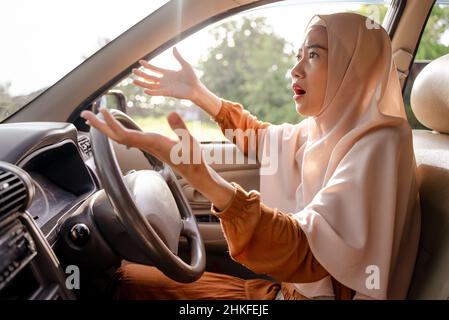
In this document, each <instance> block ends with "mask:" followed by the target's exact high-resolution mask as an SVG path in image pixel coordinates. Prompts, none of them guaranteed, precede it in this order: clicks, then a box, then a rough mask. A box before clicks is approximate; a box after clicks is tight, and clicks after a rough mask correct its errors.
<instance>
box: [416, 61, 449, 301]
mask: <svg viewBox="0 0 449 320" xmlns="http://www.w3.org/2000/svg"><path fill="white" fill-rule="evenodd" d="M411 106H412V110H413V113H414V114H415V116H416V118H417V119H418V120H419V121H420V122H421V123H422V124H424V125H425V126H426V127H428V128H430V129H432V130H413V145H414V150H415V157H416V162H417V166H418V179H419V183H420V200H421V239H420V244H419V251H418V257H417V261H416V265H415V271H414V274H413V278H412V282H411V285H410V290H409V295H408V298H409V299H448V298H449V55H446V56H443V57H441V58H439V59H436V60H434V61H433V62H431V63H430V64H429V65H427V66H426V67H425V68H424V69H423V70H422V71H421V73H420V74H419V75H418V77H417V78H416V80H415V82H414V85H413V88H412V94H411Z"/></svg>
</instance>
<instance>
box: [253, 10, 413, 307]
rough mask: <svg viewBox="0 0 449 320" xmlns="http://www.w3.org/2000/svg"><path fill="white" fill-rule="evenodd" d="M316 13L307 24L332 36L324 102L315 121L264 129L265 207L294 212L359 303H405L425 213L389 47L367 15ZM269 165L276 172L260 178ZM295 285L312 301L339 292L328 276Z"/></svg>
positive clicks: (320, 254) (332, 271) (314, 248)
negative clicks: (362, 300) (322, 27)
mask: <svg viewBox="0 0 449 320" xmlns="http://www.w3.org/2000/svg"><path fill="white" fill-rule="evenodd" d="M317 17H319V19H317V18H315V19H313V20H312V22H311V23H312V24H315V23H320V24H324V25H325V26H326V28H327V33H328V48H329V50H328V57H329V58H328V59H329V61H328V65H329V67H328V82H327V89H326V96H325V101H324V104H323V106H322V108H321V111H320V112H319V114H318V115H317V116H314V117H309V118H307V119H306V120H304V121H302V122H300V123H299V124H297V125H290V124H283V125H279V126H270V127H269V128H268V130H267V133H266V134H265V137H264V139H263V142H262V144H261V145H262V146H263V147H262V148H261V152H262V155H260V159H261V164H262V168H261V196H262V201H263V202H264V203H265V204H267V205H268V206H271V207H277V208H279V209H281V210H283V211H285V212H293V213H295V216H296V217H297V219H298V221H299V222H300V224H301V227H302V230H303V231H304V233H305V234H306V236H307V238H308V241H309V244H310V248H311V250H312V252H313V253H314V255H315V257H316V259H317V260H318V261H319V262H320V263H321V264H322V265H323V267H324V268H326V270H327V271H328V272H329V274H330V275H332V276H333V277H334V278H335V279H336V280H337V281H339V282H340V283H342V284H344V285H345V286H347V287H349V288H351V289H354V290H355V291H356V297H355V298H371V299H403V298H405V297H406V294H407V289H408V286H409V283H410V279H411V276H412V273H413V267H414V263H415V258H416V252H417V246H418V241H419V232H420V211H419V197H418V189H417V182H416V164H415V159H414V153H413V146H412V134H411V129H410V127H409V125H408V123H407V120H406V116H405V112H404V106H403V101H402V96H401V88H400V85H399V80H398V76H397V71H396V68H395V65H394V63H393V60H392V53H391V43H390V40H389V37H388V34H387V33H386V32H385V31H384V29H382V28H381V27H378V28H372V26H373V24H372V22H370V21H368V22H367V21H366V20H367V18H365V17H363V16H360V15H357V14H351V13H340V14H332V15H320V16H317ZM317 21H318V22H317ZM367 26H368V27H371V29H369V28H368V27H367ZM273 165H275V166H277V168H278V170H277V171H276V172H275V173H274V174H271V173H272V172H269V171H271V170H269V171H267V172H269V173H268V174H264V167H267V166H269V167H271V168H272V167H273ZM296 287H297V289H298V290H299V291H300V292H301V293H303V294H304V295H306V296H308V297H311V298H313V297H327V296H332V295H333V289H332V284H331V281H330V277H327V278H325V279H322V280H320V281H318V282H314V283H308V284H296Z"/></svg>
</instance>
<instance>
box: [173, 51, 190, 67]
mask: <svg viewBox="0 0 449 320" xmlns="http://www.w3.org/2000/svg"><path fill="white" fill-rule="evenodd" d="M173 55H174V56H175V58H176V60H178V62H179V63H180V64H181V66H185V65H190V64H189V63H188V62H187V61H186V60H185V59H184V58H183V57H182V56H181V54H180V53H179V51H178V49H177V48H176V47H173Z"/></svg>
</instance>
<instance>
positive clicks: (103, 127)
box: [81, 111, 115, 138]
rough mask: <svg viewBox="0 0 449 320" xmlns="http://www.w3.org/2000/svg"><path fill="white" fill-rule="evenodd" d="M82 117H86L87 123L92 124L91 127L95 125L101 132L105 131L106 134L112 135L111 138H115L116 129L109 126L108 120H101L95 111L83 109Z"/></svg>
mask: <svg viewBox="0 0 449 320" xmlns="http://www.w3.org/2000/svg"><path fill="white" fill-rule="evenodd" d="M81 117H83V118H84V119H86V123H87V124H88V125H90V126H91V127H94V128H96V129H98V130H100V131H101V132H103V133H104V134H105V135H107V136H109V137H111V138H115V134H114V131H112V130H111V128H109V126H108V125H107V123H106V122H104V121H102V120H100V119H99V118H98V117H97V116H96V115H95V114H94V113H92V112H91V111H83V112H82V113H81Z"/></svg>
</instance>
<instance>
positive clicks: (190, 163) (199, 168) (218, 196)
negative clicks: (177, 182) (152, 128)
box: [81, 108, 234, 209]
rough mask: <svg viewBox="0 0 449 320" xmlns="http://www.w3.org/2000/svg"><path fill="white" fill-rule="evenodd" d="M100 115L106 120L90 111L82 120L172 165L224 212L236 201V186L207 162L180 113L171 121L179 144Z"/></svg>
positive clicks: (103, 109)
mask: <svg viewBox="0 0 449 320" xmlns="http://www.w3.org/2000/svg"><path fill="white" fill-rule="evenodd" d="M100 112H101V114H102V115H103V117H104V121H103V120H101V119H99V118H98V117H97V116H96V115H95V114H93V113H92V112H90V111H83V112H82V113H81V117H83V118H84V119H86V120H87V121H86V123H87V124H89V125H90V126H93V127H95V128H96V129H98V130H100V131H101V132H103V133H104V134H105V135H107V136H108V137H109V138H111V139H112V140H114V141H116V142H118V143H120V144H124V145H127V146H128V147H135V148H139V149H142V150H145V151H146V152H149V153H150V154H152V155H154V156H155V157H157V158H158V159H159V160H161V161H163V162H165V163H167V164H169V165H170V166H171V167H172V168H173V170H175V171H177V172H178V173H179V174H181V175H182V176H183V177H184V178H185V179H186V180H187V181H188V182H189V183H190V184H191V186H192V187H193V188H195V189H196V190H198V191H199V192H201V193H202V194H203V195H204V196H205V197H206V198H207V199H209V200H210V201H211V202H212V203H213V204H214V205H215V207H217V208H218V209H223V208H224V207H225V206H226V205H227V204H228V203H229V201H230V200H231V199H232V197H233V195H234V188H233V186H232V185H231V184H230V183H228V182H227V181H226V180H224V179H223V178H222V177H220V176H219V175H218V174H217V173H216V172H215V171H214V170H213V169H212V168H211V167H210V166H209V165H208V164H206V163H205V162H204V159H203V156H202V152H201V148H200V144H199V143H198V142H197V141H196V139H195V138H194V137H193V136H192V135H191V134H190V132H189V131H188V129H187V127H186V125H185V123H184V121H183V120H182V118H181V117H180V116H179V115H178V114H177V113H175V112H172V113H170V114H169V115H168V117H167V120H168V123H169V125H170V127H171V128H172V130H173V131H174V132H175V133H176V134H177V136H178V137H179V139H180V140H179V141H175V140H172V139H170V138H168V137H166V136H164V135H161V134H158V133H155V132H142V131H138V130H132V129H128V128H125V127H124V126H123V125H122V124H121V123H120V122H119V121H117V120H116V119H115V118H114V117H113V116H112V115H111V114H110V113H109V111H108V110H107V109H106V108H100Z"/></svg>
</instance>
